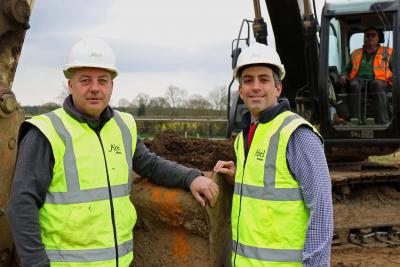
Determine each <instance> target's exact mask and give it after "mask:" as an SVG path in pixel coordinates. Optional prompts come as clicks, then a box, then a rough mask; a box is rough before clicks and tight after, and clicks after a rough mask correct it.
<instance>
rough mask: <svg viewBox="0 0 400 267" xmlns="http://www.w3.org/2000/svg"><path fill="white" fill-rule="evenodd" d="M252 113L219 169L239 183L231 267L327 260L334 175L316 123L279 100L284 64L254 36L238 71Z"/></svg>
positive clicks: (242, 93)
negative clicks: (231, 158) (232, 155)
mask: <svg viewBox="0 0 400 267" xmlns="http://www.w3.org/2000/svg"><path fill="white" fill-rule="evenodd" d="M233 75H234V77H235V78H236V79H237V81H238V82H239V95H240V97H241V98H242V99H243V101H244V104H245V105H246V107H247V108H248V110H249V112H247V113H246V114H244V116H243V117H242V123H243V129H242V131H241V132H240V133H239V135H238V136H237V137H236V140H235V143H234V149H235V153H236V164H235V163H234V162H233V161H218V162H217V163H216V165H215V166H214V171H215V172H218V173H221V174H224V175H225V177H226V179H227V180H228V182H230V183H232V184H233V185H234V193H233V201H232V212H231V223H232V240H233V243H232V266H293V267H294V266H306V267H311V266H314V267H317V266H318V267H325V266H326V267H328V266H330V251H331V241H332V234H333V207H332V193H331V180H330V176H329V171H328V166H327V162H326V158H325V154H324V149H323V140H322V137H321V135H320V134H319V133H318V132H317V130H316V129H315V128H314V127H313V126H312V125H311V124H310V123H309V122H307V121H306V120H305V119H303V118H302V117H301V116H299V115H297V114H296V113H293V112H291V111H290V105H289V102H288V100H287V99H280V98H279V96H280V95H281V93H282V82H281V81H282V79H283V78H284V77H285V68H284V66H283V64H282V63H281V60H280V57H279V55H278V53H277V52H276V51H275V50H274V49H272V48H271V47H269V46H266V45H264V44H260V43H254V44H252V45H250V46H249V47H248V48H247V49H246V50H244V51H243V52H242V53H241V54H240V55H239V58H238V61H237V67H236V68H235V69H234V71H233Z"/></svg>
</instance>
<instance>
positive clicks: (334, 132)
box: [318, 1, 400, 155]
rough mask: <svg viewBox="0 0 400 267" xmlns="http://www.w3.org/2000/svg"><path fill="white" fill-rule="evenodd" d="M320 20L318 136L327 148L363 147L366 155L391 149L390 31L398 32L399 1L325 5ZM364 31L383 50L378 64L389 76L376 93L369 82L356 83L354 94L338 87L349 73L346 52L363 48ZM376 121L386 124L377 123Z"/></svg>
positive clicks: (395, 109)
mask: <svg viewBox="0 0 400 267" xmlns="http://www.w3.org/2000/svg"><path fill="white" fill-rule="evenodd" d="M321 18H322V20H321V35H320V38H321V47H320V49H321V50H320V51H321V54H320V65H319V80H318V87H319V94H320V96H321V97H320V100H321V107H320V110H321V114H323V115H322V116H321V121H320V122H321V127H320V130H321V133H322V134H323V136H324V137H325V138H326V139H327V142H328V143H330V144H339V143H342V144H343V143H347V144H349V145H350V146H351V147H355V146H357V147H362V146H364V147H367V146H368V147H369V150H365V154H366V155H369V154H379V150H380V151H382V152H383V151H385V152H384V153H387V152H388V151H390V150H395V149H397V148H398V146H399V143H400V132H399V124H400V121H399V119H400V118H399V116H398V113H399V104H400V98H399V97H400V95H399V87H400V84H399V80H398V77H399V68H398V66H399V60H398V52H399V49H398V47H399V33H398V31H396V30H394V29H398V27H399V2H398V1H385V2H382V1H379V2H378V1H362V2H346V3H345V2H337V3H335V2H331V3H327V4H326V5H325V7H324V10H323V13H322V16H321ZM366 29H374V30H376V31H377V34H378V36H376V38H378V42H379V46H380V47H382V48H383V53H382V64H388V65H389V70H390V71H391V72H392V73H393V75H392V77H391V78H390V79H388V81H387V82H385V85H384V87H383V88H381V89H383V91H382V90H381V91H379V92H378V90H373V89H374V88H372V86H371V84H372V83H373V82H374V80H371V79H362V80H363V84H362V86H361V91H359V92H355V91H354V88H353V87H352V86H351V84H350V82H349V81H347V83H346V85H344V84H343V83H341V82H340V77H341V75H342V74H343V73H344V72H345V70H346V69H347V70H348V72H349V62H350V61H351V53H352V52H353V51H355V50H356V49H359V48H361V47H363V45H364V32H365V30H366ZM366 38H371V37H370V36H368V37H366ZM391 50H392V51H393V53H392V55H391V56H390V51H391ZM350 66H351V65H350ZM385 72H386V71H385ZM324 74H325V75H324ZM385 75H386V73H385ZM371 88H372V89H371ZM354 114H357V115H359V116H357V117H355V116H354ZM382 117H385V118H386V120H385V121H382V120H380V118H382Z"/></svg>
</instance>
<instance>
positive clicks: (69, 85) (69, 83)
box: [68, 80, 72, 93]
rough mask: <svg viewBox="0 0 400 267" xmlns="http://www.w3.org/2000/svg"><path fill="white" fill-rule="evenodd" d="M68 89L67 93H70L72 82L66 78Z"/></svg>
mask: <svg viewBox="0 0 400 267" xmlns="http://www.w3.org/2000/svg"><path fill="white" fill-rule="evenodd" d="M68 91H69V93H72V82H71V80H68Z"/></svg>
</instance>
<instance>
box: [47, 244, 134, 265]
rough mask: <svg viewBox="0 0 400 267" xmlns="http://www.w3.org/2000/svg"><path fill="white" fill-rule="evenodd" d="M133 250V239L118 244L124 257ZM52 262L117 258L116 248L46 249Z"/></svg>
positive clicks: (119, 250) (119, 252)
mask: <svg viewBox="0 0 400 267" xmlns="http://www.w3.org/2000/svg"><path fill="white" fill-rule="evenodd" d="M132 251H133V240H129V241H127V242H125V243H122V244H121V245H119V246H118V255H119V257H122V256H124V255H126V254H128V253H132ZM46 254H47V256H48V257H49V260H50V261H51V262H93V261H107V260H110V259H115V257H116V255H115V248H114V247H112V248H101V249H86V250H54V249H46Z"/></svg>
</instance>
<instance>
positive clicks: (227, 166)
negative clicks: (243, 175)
mask: <svg viewBox="0 0 400 267" xmlns="http://www.w3.org/2000/svg"><path fill="white" fill-rule="evenodd" d="M214 171H215V172H216V173H222V174H223V175H224V176H225V178H226V180H227V181H228V182H229V183H230V184H234V182H235V175H236V167H235V163H234V162H233V161H222V160H219V161H218V162H217V164H215V166H214Z"/></svg>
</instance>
